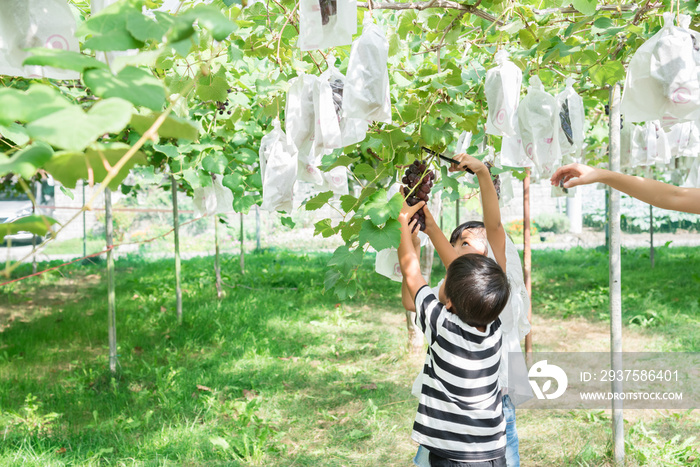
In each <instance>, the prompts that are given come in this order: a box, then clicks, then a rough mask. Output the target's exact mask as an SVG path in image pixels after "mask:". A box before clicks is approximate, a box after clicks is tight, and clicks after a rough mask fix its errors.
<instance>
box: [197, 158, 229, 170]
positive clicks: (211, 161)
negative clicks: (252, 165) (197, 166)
mask: <svg viewBox="0 0 700 467" xmlns="http://www.w3.org/2000/svg"><path fill="white" fill-rule="evenodd" d="M227 165H228V160H227V159H226V157H224V155H223V154H221V153H213V154H208V155H207V156H206V157H205V158H204V159H203V160H202V168H203V169H204V170H207V171H209V172H212V173H215V174H223V173H224V170H226V166H227Z"/></svg>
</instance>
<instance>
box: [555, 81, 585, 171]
mask: <svg viewBox="0 0 700 467" xmlns="http://www.w3.org/2000/svg"><path fill="white" fill-rule="evenodd" d="M573 84H574V79H573V78H566V88H565V89H564V91H562V92H560V93H559V94H558V95H557V108H558V110H559V149H560V152H561V154H562V155H569V156H571V157H572V158H573V160H576V161H578V159H579V158H580V157H581V150H582V149H583V140H584V138H585V134H584V131H585V126H586V114H585V110H584V108H583V99H582V98H581V96H579V95H578V94H577V93H576V91H574V87H573Z"/></svg>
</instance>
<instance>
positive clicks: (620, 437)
mask: <svg viewBox="0 0 700 467" xmlns="http://www.w3.org/2000/svg"><path fill="white" fill-rule="evenodd" d="M609 157H610V170H612V171H613V172H619V171H620V84H619V83H616V84H615V85H614V86H613V87H612V88H611V89H610V154H609ZM608 193H609V198H610V211H609V212H610V217H609V219H608V225H609V226H610V250H609V268H610V355H611V361H610V363H611V365H612V369H613V371H614V372H615V374H617V372H618V371H620V372H621V371H622V285H621V277H622V263H621V252H620V192H619V191H617V190H613V189H612V188H609V187H608ZM612 392H613V401H612V431H613V460H614V462H615V465H624V461H625V431H624V426H623V416H622V405H623V404H622V400H621V399H619V398H617V397H615V395H616V394H618V393H621V392H622V380H618V378H613V381H612Z"/></svg>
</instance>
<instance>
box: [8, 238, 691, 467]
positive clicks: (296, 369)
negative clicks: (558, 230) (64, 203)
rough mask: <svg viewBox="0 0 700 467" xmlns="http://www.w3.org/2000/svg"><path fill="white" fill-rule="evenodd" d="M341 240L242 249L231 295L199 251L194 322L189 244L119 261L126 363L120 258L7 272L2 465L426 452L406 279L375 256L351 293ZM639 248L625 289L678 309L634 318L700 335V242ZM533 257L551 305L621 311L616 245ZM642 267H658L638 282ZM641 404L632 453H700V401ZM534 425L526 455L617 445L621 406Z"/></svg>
mask: <svg viewBox="0 0 700 467" xmlns="http://www.w3.org/2000/svg"><path fill="white" fill-rule="evenodd" d="M635 255H636V256H638V258H636V256H635ZM329 258H330V255H329V254H305V255H300V254H292V253H288V252H284V251H267V252H261V253H258V254H249V255H247V256H246V262H245V265H246V273H245V274H241V272H240V266H239V258H238V257H237V256H225V257H224V261H223V276H224V282H225V283H226V284H228V285H229V286H230V287H225V292H226V297H225V298H224V299H223V300H217V298H216V290H215V287H214V272H213V260H212V258H198V259H193V260H189V261H184V262H183V267H182V270H183V280H182V283H183V289H184V303H183V310H184V324H183V325H181V326H180V325H178V324H177V319H176V316H175V309H174V306H175V299H174V284H175V280H174V274H173V267H172V261H171V260H157V261H146V260H144V259H142V258H139V257H137V256H132V257H127V258H125V259H122V260H120V261H118V262H117V264H116V283H117V297H116V300H117V338H118V342H119V363H120V366H119V371H118V374H117V375H116V376H112V375H111V374H110V372H109V371H108V361H107V358H108V349H107V316H106V314H107V313H106V286H105V283H104V277H103V271H104V263H99V264H96V265H82V266H81V265H78V264H76V265H72V266H68V267H65V268H62V269H60V270H58V271H54V272H51V273H48V274H45V275H43V276H41V277H38V278H32V279H29V280H26V281H22V282H19V283H15V284H11V285H8V286H5V287H3V288H2V289H0V331H1V332H0V437H1V439H2V442H0V465H36V466H39V465H41V466H45V465H56V466H58V465H178V466H179V465H191V466H199V465H227V466H236V465H241V466H248V465H255V466H280V467H282V466H285V467H288V466H292V465H293V466H309V467H312V466H314V467H315V466H343V465H347V466H350V465H352V466H377V465H387V466H409V465H411V458H412V456H413V454H414V452H415V446H414V445H413V444H412V442H411V441H410V431H411V425H412V421H413V417H414V416H415V408H416V402H415V399H413V398H412V396H411V395H410V387H411V383H412V382H413V378H414V377H415V375H416V374H417V372H418V370H419V368H420V367H421V366H422V357H421V356H415V355H411V354H410V353H409V351H408V349H407V345H406V344H407V343H406V328H405V322H404V315H403V310H401V309H400V301H399V287H398V284H396V283H391V282H389V281H388V280H386V279H384V278H382V277H380V276H377V275H376V274H375V273H374V272H373V258H372V257H368V258H367V260H366V264H365V266H364V268H363V270H362V271H360V274H359V281H360V286H361V287H360V292H359V294H358V296H357V297H355V298H354V299H352V300H346V301H343V302H339V301H338V300H337V299H336V298H335V297H334V296H333V295H332V294H330V293H325V294H324V293H323V281H324V274H325V271H326V262H327V261H328V259H329ZM635 258H636V259H635ZM54 264H58V263H54ZM623 264H624V265H625V266H624V268H625V269H624V270H623V274H624V277H625V279H624V280H623V292H625V293H626V296H625V303H628V301H632V300H638V302H634V303H639V304H640V305H639V306H641V304H644V306H645V307H659V308H658V314H659V316H663V317H664V321H663V323H660V324H658V325H656V324H653V325H652V324H649V323H647V324H646V327H644V326H643V325H641V324H636V322H635V323H632V324H630V323H631V321H632V318H633V317H634V315H635V314H636V312H634V313H633V312H632V311H625V314H624V317H625V323H626V326H627V329H635V330H637V331H639V332H650V333H651V332H653V333H657V332H660V333H663V335H664V336H666V337H667V339H666V341H667V343H668V347H669V349H681V348H683V350H691V349H689V348H684V347H683V346H688V345H696V346H697V339H698V335H700V333H699V332H698V314H697V311H698V308H697V306H698V304H697V299H698V297H697V290H698V288H697V283H696V282H693V279H692V277H688V276H690V274H688V271H689V265H692V264H700V254H699V253H698V251H697V250H695V249H692V248H686V249H681V248H679V249H666V250H663V251H662V252H658V255H657V266H656V268H655V269H653V270H649V269H648V268H647V269H645V270H643V271H638V270H637V269H641V267H642V266H643V265H644V258H643V254H642V253H634V252H633V253H630V254H628V255H626V256H625V260H624V262H623ZM50 265H51V264H49V263H42V264H40V269H43V268H44V267H48V266H50ZM633 265H634V267H635V268H637V269H635V270H630V268H631V267H632V266H633ZM30 270H31V266H29V265H23V266H22V267H21V268H20V269H19V270H18V271H16V272H15V275H16V276H19V275H21V274H24V273H27V272H29V271H30ZM435 271H436V272H435V273H436V274H440V273H441V271H440V267H436V269H435ZM533 271H534V274H533V284H534V287H535V290H536V293H535V308H534V313H541V314H543V315H546V316H550V317H553V318H556V319H559V320H562V322H563V323H565V319H566V318H567V317H573V316H585V317H586V318H587V319H591V320H593V321H598V320H601V319H605V306H606V302H605V300H607V299H605V300H604V299H603V297H602V295H601V294H603V291H602V289H605V288H606V287H607V285H606V284H607V260H606V257H605V255H604V254H602V253H598V252H595V251H588V250H586V251H571V252H541V251H536V252H533ZM674 271H675V273H674ZM634 274H637V276H634ZM630 276H632V277H635V278H636V279H635V280H641V279H642V278H643V279H644V284H640V285H635V286H634V287H632V284H633V282H634V281H633V280H632V278H629V279H628V277H630ZM672 279H673V280H672ZM634 283H635V284H636V282H634ZM652 286H653V290H654V291H655V292H654V293H653V294H649V293H647V291H648V290H650V289H651V288H652ZM586 288H588V290H592V292H591V291H589V292H588V293H586V292H585V290H586ZM605 293H607V292H605ZM603 295H604V294H603ZM637 296H639V297H637ZM674 297H678V298H679V300H678V301H674V300H673V298H674ZM567 299H569V300H568V301H567ZM667 302H668V303H667ZM661 304H665V305H664V307H663V308H661V307H660V305H661ZM592 307H593V309H595V312H591V308H592ZM679 310H680V311H679ZM693 313H694V314H693ZM693 343H694V344H693ZM693 348H694V349H695V350H697V347H693ZM645 412H646V411H645ZM627 414H629V412H626V416H627ZM631 416H632V418H631V419H630V420H629V421H628V424H627V427H626V428H627V433H628V435H627V437H628V443H629V446H628V459H634V461H633V462H634V463H631V464H629V465H692V462H695V461H692V459H693V458H695V459H696V460H697V458H698V453H697V442H694V441H692V440H691V441H688V439H689V438H690V436H691V434H694V433H697V432H698V431H700V421H699V420H698V417H697V415H696V414H695V412H691V413H682V414H670V415H669V414H666V413H659V414H651V415H649V416H648V417H646V418H645V419H643V420H635V419H634V414H633V413H632V414H631ZM518 429H519V433H520V436H521V455H522V456H523V465H526V466H529V465H548V466H549V465H591V466H593V465H596V466H597V465H605V464H606V463H609V460H610V447H609V439H610V423H609V420H608V419H607V418H606V415H605V414H604V413H598V412H594V411H572V412H561V411H551V412H550V411H542V410H539V411H536V410H529V411H527V410H521V411H519V412H518ZM676 437H677V438H676ZM552 440H556V442H555V443H553V442H552ZM693 443H695V444H693ZM667 459H671V460H672V461H673V462H681V461H682V462H685V464H683V463H676V464H672V463H663V464H662V463H661V460H663V461H664V462H667ZM674 459H675V460H674ZM678 459H680V460H678ZM688 459H691V460H688ZM657 461H658V462H657ZM668 462H671V461H668Z"/></svg>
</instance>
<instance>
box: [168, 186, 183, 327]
mask: <svg viewBox="0 0 700 467" xmlns="http://www.w3.org/2000/svg"><path fill="white" fill-rule="evenodd" d="M170 188H171V191H172V197H173V228H174V229H175V230H174V237H175V301H176V305H175V306H176V310H177V323H178V324H182V288H181V287H180V216H179V214H178V210H177V183H176V182H175V177H174V176H173V175H171V176H170Z"/></svg>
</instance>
